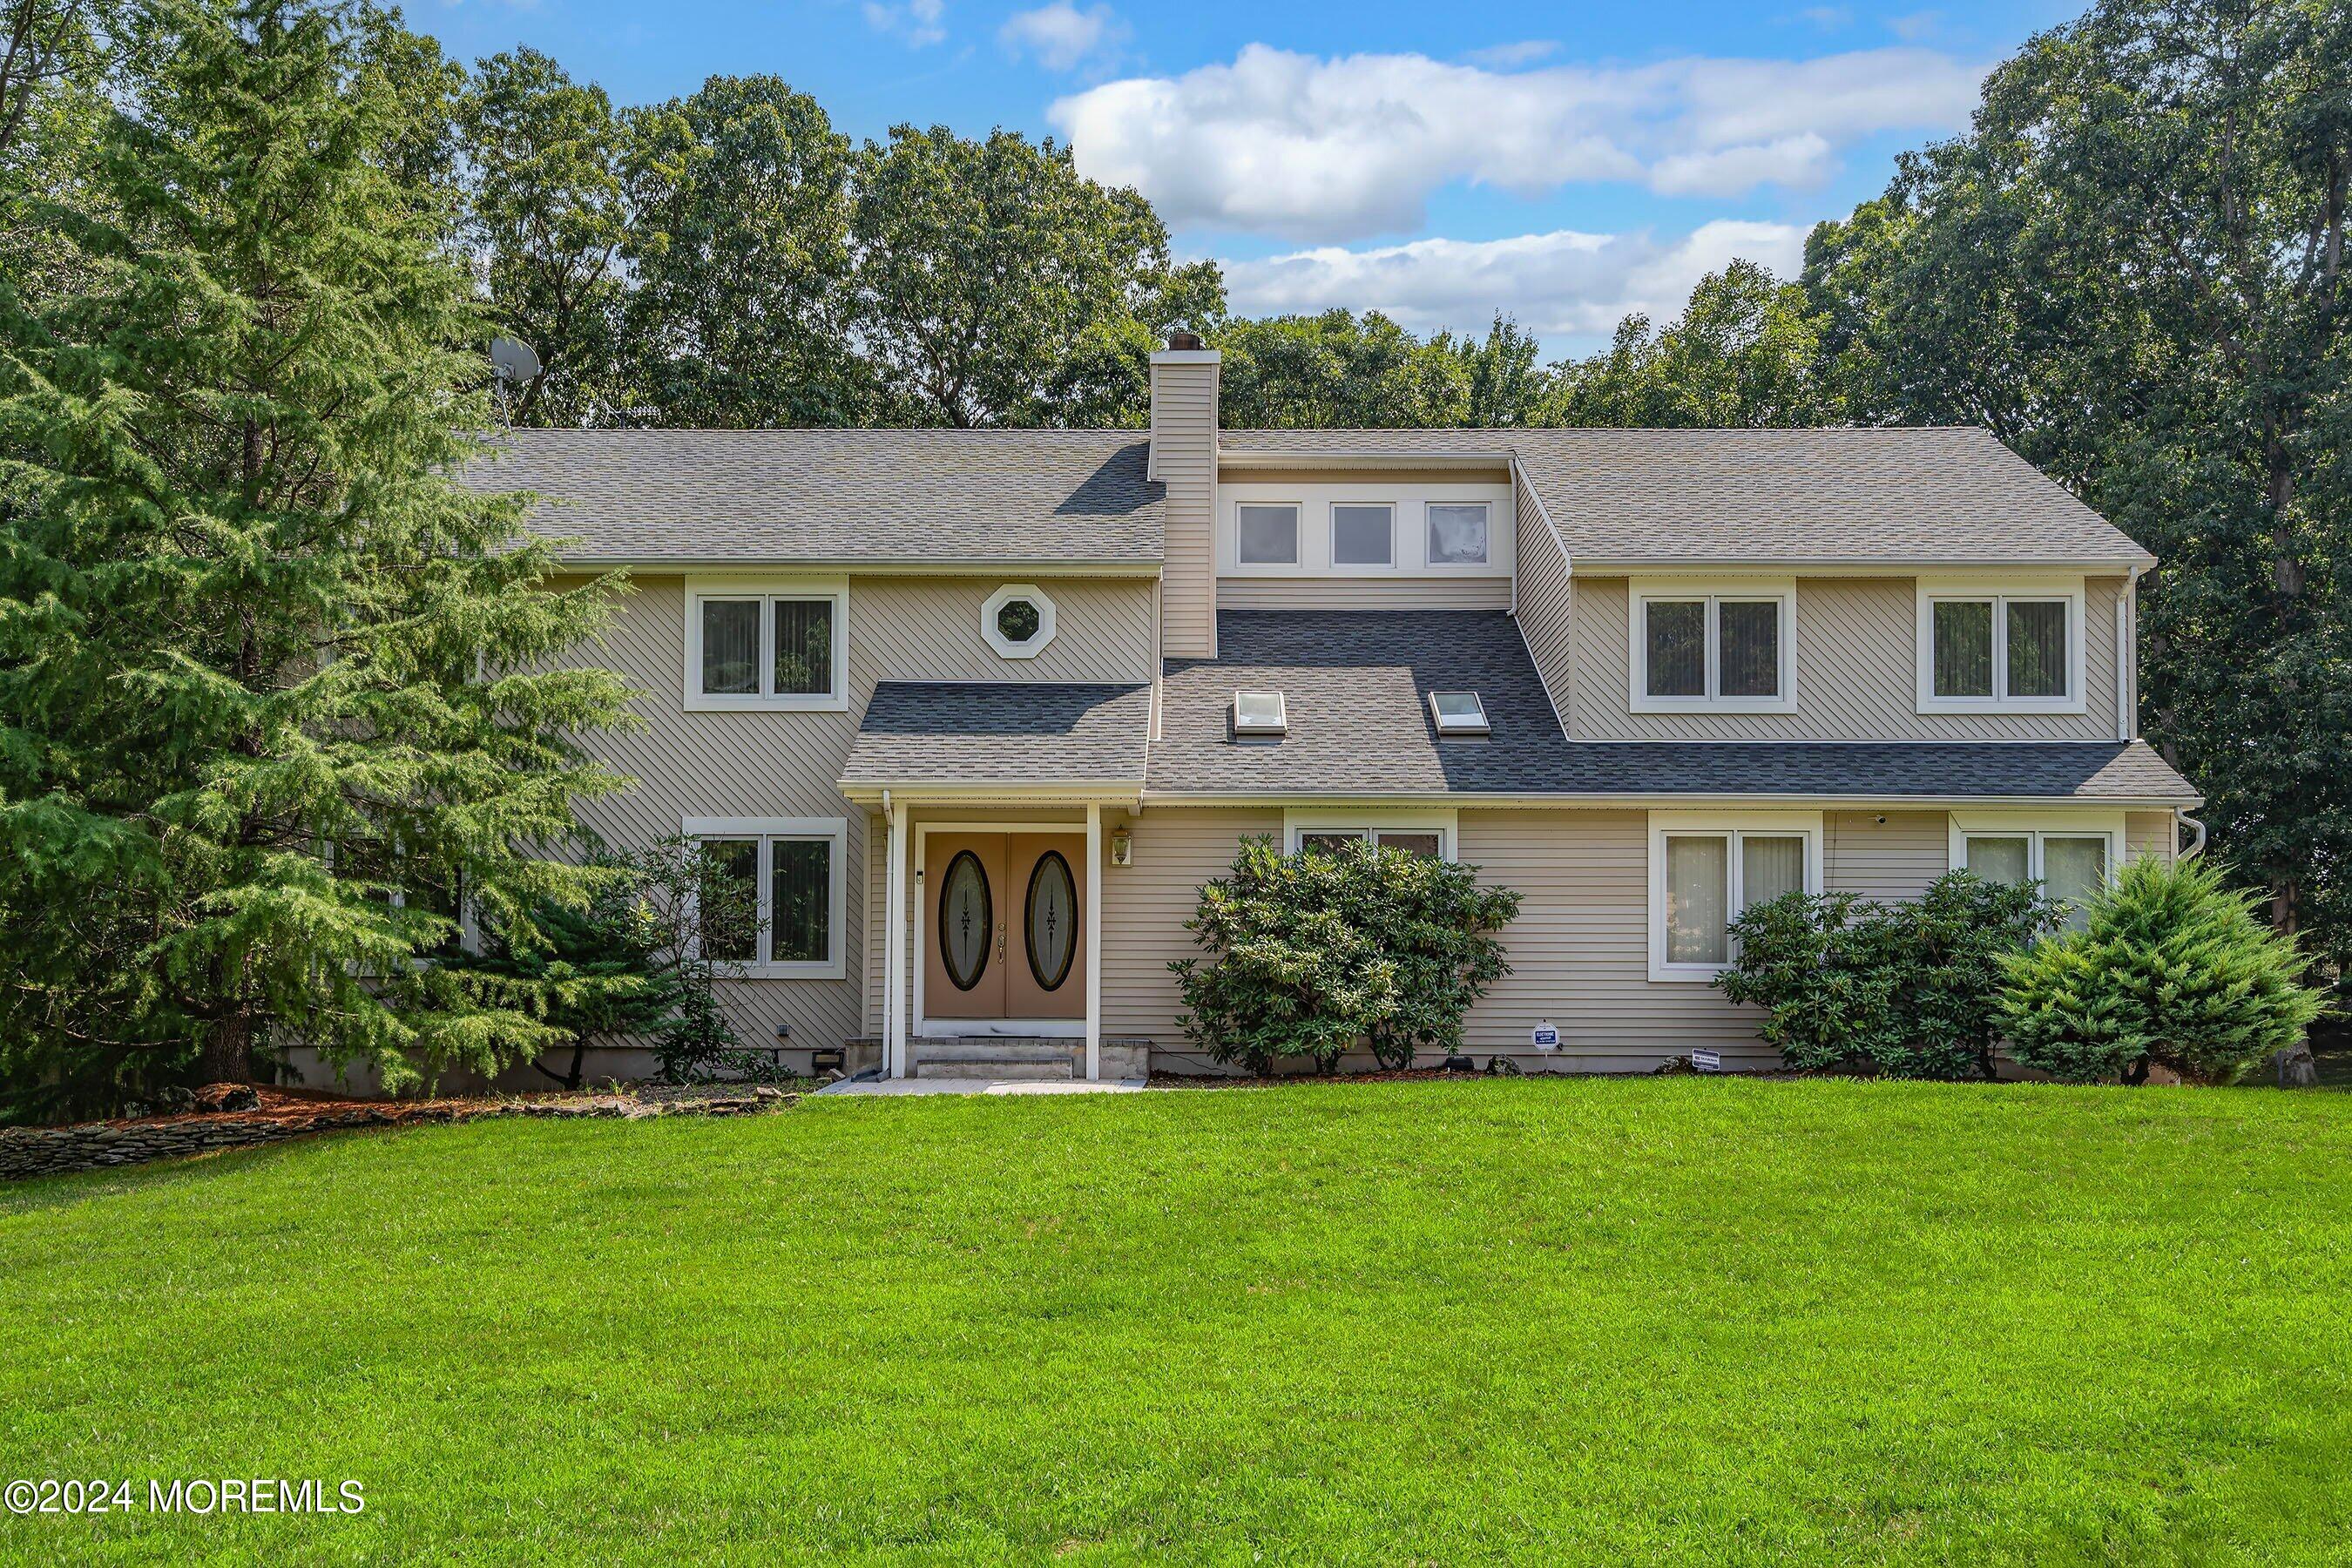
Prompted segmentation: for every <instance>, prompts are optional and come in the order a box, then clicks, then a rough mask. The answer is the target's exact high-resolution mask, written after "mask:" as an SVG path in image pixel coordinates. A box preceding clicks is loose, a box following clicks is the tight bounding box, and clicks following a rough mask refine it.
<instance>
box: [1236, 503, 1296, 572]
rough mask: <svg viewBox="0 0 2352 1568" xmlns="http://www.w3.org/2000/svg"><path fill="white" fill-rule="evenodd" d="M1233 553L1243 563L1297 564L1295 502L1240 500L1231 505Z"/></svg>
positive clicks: (1263, 564) (1259, 564)
mask: <svg viewBox="0 0 2352 1568" xmlns="http://www.w3.org/2000/svg"><path fill="white" fill-rule="evenodd" d="M1234 559H1235V560H1237V561H1239V562H1240V563H1241V564H1243V565H1244V566H1296V565H1297V564H1298V503H1297V501H1241V502H1237V503H1236V504H1235V505H1234Z"/></svg>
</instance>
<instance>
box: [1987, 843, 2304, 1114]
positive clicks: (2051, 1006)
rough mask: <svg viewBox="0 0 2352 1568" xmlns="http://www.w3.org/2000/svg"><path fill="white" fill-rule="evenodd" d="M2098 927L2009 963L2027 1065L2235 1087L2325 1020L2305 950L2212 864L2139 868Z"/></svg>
mask: <svg viewBox="0 0 2352 1568" xmlns="http://www.w3.org/2000/svg"><path fill="white" fill-rule="evenodd" d="M2085 915H2086V917H2087V918H2086V920H2085V921H2084V925H2083V927H2082V929H2080V930H2078V931H2067V932H2065V933H2064V934H2063V935H2061V936H2056V937H2053V938H2051V939H2049V940H2048V941H2045V942H2041V943H2038V944H2037V945H2035V946H2034V947H2032V949H2030V950H2028V951H2027V952H2023V953H2021V954H2017V955H2012V956H2011V957H2009V958H2007V959H2004V960H2003V961H2002V970H2003V979H2002V985H2001V990H2000V1022H2001V1026H2002V1029H2003V1031H2004V1033H2005V1034H2006V1035H2007V1036H2008V1038H2009V1041H2010V1050H2011V1054H2013V1055H2014V1056H2015V1057H2016V1058H2017V1059H2018V1060H2019V1061H2021V1062H2022V1063H2024V1064H2025V1065H2026V1066H2027V1067H2031V1068H2041V1069H2042V1071H2044V1072H2047V1073H2049V1074H2050V1075H2051V1076H2052V1077H2053V1078H2058V1079H2065V1080H2067V1081H2069V1082H2074V1083H2091V1082H2096V1081H2099V1080H2102V1079H2116V1078H2122V1079H2126V1081H2128V1082H2135V1083H2137V1082H2138V1081H2140V1080H2142V1079H2145V1078H2147V1069H2148V1068H2149V1067H2150V1066H2151V1065H2154V1066H2158V1067H2165V1068H2171V1069H2172V1070H2173V1071H2174V1072H2177V1073H2179V1075H2180V1076H2181V1077H2182V1078H2184V1079H2188V1080H2189V1082H2191V1083H2229V1082H2231V1081H2234V1080H2235V1079H2239V1078H2242V1077H2243V1076H2244V1075H2245V1074H2246V1072H2247V1071H2248V1070H2249V1069H2250V1068H2253V1067H2255V1066H2257V1065H2258V1064H2260V1063H2261V1062H2262V1061H2263V1058H2266V1057H2268V1056H2269V1055H2271V1053H2273V1051H2278V1050H2282V1049H2284V1048H2285V1047H2289V1046H2292V1045H2294V1044H2295V1043H2296V1042H2297V1041H2299V1040H2301V1039H2302V1038H2303V1033H2304V1030H2305V1029H2306V1028H2308V1027H2309V1026H2311V1024H2312V1022H2313V1020H2314V1019H2315V1018H2316V1017H2317V1016H2319V1013H2320V1011H2321V1008H2322V1005H2323V1001H2322V997H2321V994H2320V993H2319V992H2317V991H2315V990H2314V989H2313V988H2311V987H2310V986H2308V985H2306V984H2304V983H2303V981H2304V973H2305V969H2306V968H2307V967H2308V963H2307V961H2306V960H2305V957H2304V956H2303V954H2302V953H2301V952H2298V951H2297V950H2296V947H2295V943H2294V939H2293V938H2291V937H2288V936H2286V935H2284V934H2283V933H2281V932H2279V931H2272V930H2270V929H2268V928H2267V927H2265V926H2264V925H2263V923H2262V922H2261V921H2258V920H2256V919H2255V918H2254V913H2253V908H2252V896H2251V895H2249V894H2246V893H2243V892H2239V891H2234V890H2232V889H2231V888H2230V887H2229V885H2228V881H2227V878H2226V874H2225V873H2224V871H2223V869H2222V868H2221V867H2219V866H2217V865H2214V864H2213V863H2211V862H2210V861H2198V860H2192V861H2187V862H2183V863H2180V864H2178V865H2169V866H2168V865H2166V864H2164V863H2162V862H2160V861H2158V860H2154V859H2144V860H2136V861H2134V862H2132V863H2131V864H2130V865H2128V866H2126V867H2125V868H2124V869H2123V870H2122V871H2121V872H2120V873H2118V874H2117V876H2116V879H2115V881H2114V883H2113V884H2112V885H2111V886H2109V887H2108V888H2106V889H2103V890H2102V891H2100V892H2098V893H2095V894H2094V895H2093V896H2092V898H2091V900H2090V902H2089V904H2088V906H2087V907H2086V910H2085Z"/></svg>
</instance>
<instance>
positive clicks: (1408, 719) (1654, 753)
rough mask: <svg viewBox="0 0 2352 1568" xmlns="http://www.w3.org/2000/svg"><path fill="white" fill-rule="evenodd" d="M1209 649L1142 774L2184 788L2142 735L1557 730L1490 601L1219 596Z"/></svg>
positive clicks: (1182, 778) (1977, 794)
mask: <svg viewBox="0 0 2352 1568" xmlns="http://www.w3.org/2000/svg"><path fill="white" fill-rule="evenodd" d="M1217 636H1218V646H1219V648H1220V650H1221V652H1220V657H1218V658H1214V659H1171V660H1169V661H1168V663H1167V666H1166V681H1165V686H1164V689H1163V690H1162V692H1161V696H1160V739H1159V740H1157V741H1155V742H1152V745H1151V766H1150V777H1149V780H1148V783H1147V787H1148V788H1149V789H1150V790H1153V791H1171V792H1185V793H1192V792H1222V793H1242V794H1248V793H1266V794H1281V793H1307V794H1321V795H1430V794H1439V793H1445V794H1465V795H1481V794H1487V795H1492V794H1508V795H1519V794H1559V795H1799V796H1822V795H1851V796H1856V797H1860V798H1864V799H1883V800H1894V799H1900V798H1903V797H1905V796H1914V797H1920V798H1934V799H1955V800H1958V799H1979V798H1981V799H2012V798H2030V799H2037V800H2039V799H2049V800H2063V799H2074V800H2084V801H2100V800H2107V801H2119V800H2137V801H2150V802H2158V801H2161V802H2168V803H2171V802H2178V803H2179V804H2181V805H2187V804H2189V803H2190V802H2192V801H2194V800H2195V799H2196V798H2197V796H2196V792H2195V791H2194V790H2193V789H2191V788H2190V787H2189V784H2188V783H2187V782H2186V781H2185V780H2183V779H2182V778H2181V777H2180V775H2179V774H2178V773H2174V772H2173V771H2172V770H2171V769H2170V768H2168V767H2167V766H2165V764H2164V763H2163V761H2162V760H2161V759H2160V758H2158V756H2157V754H2156V753H2155V752H2152V751H2150V750H2149V749H2148V748H2147V746H2145V745H2142V744H2139V743H2138V742H2132V743H2130V744H2124V743H2120V742H2082V743H2075V742H2065V743H2053V744H2040V743H2034V744H2023V745H2011V744H2002V745H1969V744H1954V743H1933V742H1871V743H1866V744H1864V743H1851V742H1769V743H1736V742H1717V743H1712V744H1709V743H1656V742H1644V743H1638V744H1633V743H1623V742H1617V743H1609V742H1589V741H1588V742H1577V741H1570V740H1569V739H1568V738H1567V737H1566V736H1564V735H1563V734H1561V732H1560V730H1559V721H1558V719H1557V718H1556V717H1555V716H1554V714H1553V712H1552V708H1551V703H1550V700H1549V699H1548V698H1547V697H1546V696H1545V694H1544V689H1543V683H1542V681H1541V680H1540V679H1538V676H1537V674H1536V670H1535V666H1534V665H1533V663H1531V662H1530V661H1529V659H1528V654H1527V648H1526V646H1525V645H1524V644H1523V643H1522V642H1521V641H1520V638H1519V632H1518V627H1517V625H1516V624H1515V623H1514V622H1513V621H1512V620H1511V618H1510V616H1507V615H1505V614H1504V613H1502V612H1501V611H1480V610H1442V611H1416V612H1402V611H1392V610H1387V611H1384V610H1370V611H1315V612H1304V611H1255V610H1228V611H1226V612H1224V613H1223V614H1222V615H1220V616H1218V617H1217ZM1465 688H1466V689H1471V690H1475V691H1476V692H1477V693H1478V695H1479V698H1480V699H1481V700H1483V701H1484V702H1485V704H1486V716H1487V720H1488V721H1489V723H1490V724H1491V725H1492V727H1493V731H1494V732H1493V735H1492V737H1491V738H1490V739H1487V740H1484V741H1477V740H1449V741H1445V742H1439V740H1438V739H1437V736H1436V733H1435V731H1434V729H1433V725H1432V723H1431V721H1430V716H1429V703H1428V696H1429V693H1430V692H1431V691H1433V690H1441V689H1443V690H1453V689H1465ZM1236 690H1278V691H1281V692H1282V693H1283V694H1284V697H1285V699H1286V705H1287V708H1288V717H1289V724H1290V730H1289V734H1288V735H1287V736H1286V738H1285V739H1284V740H1283V741H1282V742H1280V743H1279V744H1266V743H1263V742H1254V743H1237V742H1234V741H1233V740H1232V739H1231V736H1230V732H1229V729H1228V725H1227V711H1228V709H1229V708H1230V705H1231V704H1232V701H1233V695H1234V691H1236Z"/></svg>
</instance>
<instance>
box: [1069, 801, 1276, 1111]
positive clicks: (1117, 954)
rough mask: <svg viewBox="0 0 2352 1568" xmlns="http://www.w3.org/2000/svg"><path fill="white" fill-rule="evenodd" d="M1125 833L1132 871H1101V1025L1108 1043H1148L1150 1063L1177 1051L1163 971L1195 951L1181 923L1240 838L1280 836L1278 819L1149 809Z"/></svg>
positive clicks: (1178, 1035) (1173, 1009)
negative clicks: (1126, 1040)
mask: <svg viewBox="0 0 2352 1568" xmlns="http://www.w3.org/2000/svg"><path fill="white" fill-rule="evenodd" d="M1128 826H1129V832H1130V833H1131V834H1132V835H1133V837H1134V845H1133V864H1131V865H1128V866H1113V867H1106V868H1104V871H1103V877H1104V883H1103V933H1102V934H1103V944H1102V976H1103V1003H1102V1026H1103V1033H1104V1034H1105V1035H1107V1036H1114V1037H1141V1038H1146V1039H1149V1040H1150V1041H1151V1042H1152V1043H1153V1045H1154V1046H1155V1047H1157V1050H1156V1052H1155V1056H1157V1055H1159V1054H1160V1053H1167V1052H1171V1051H1181V1050H1182V1048H1183V1047H1184V1043H1185V1042H1184V1035H1183V1031H1182V1030H1181V1029H1180V1028H1179V1027H1178V1026H1177V1024H1176V1016H1177V1013H1178V1012H1179V1010H1180V1007H1181V1004H1180V1003H1179V1001H1178V998H1177V994H1176V979H1175V976H1173V975H1171V974H1170V973H1168V964H1169V962H1170V961H1171V959H1178V958H1185V957H1189V956H1190V955H1191V954H1192V952H1194V951H1195V949H1194V948H1193V946H1192V932H1190V931H1186V930H1185V929H1184V922H1185V921H1188V920H1190V919H1191V918H1192V912H1193V910H1196V909H1198V908H1199V907H1200V901H1201V884H1202V883H1203V882H1205V881H1207V880H1209V879H1211V878H1213V877H1216V876H1220V875H1222V874H1223V872H1224V871H1225V869H1226V868H1228V867H1230V866H1231V865H1232V864H1233V861H1234V850H1235V849H1237V848H1238V847H1240V845H1241V841H1242V840H1243V839H1244V838H1245V837H1249V836H1251V835H1253V834H1261V833H1262V834H1266V835H1270V836H1279V835H1280V833H1281V832H1282V813H1281V812H1280V811H1278V810H1270V809H1269V810H1223V809H1216V810H1198V811H1195V810H1184V809H1177V808H1167V809H1162V808H1160V807H1157V806H1154V807H1151V808H1150V809H1148V810H1146V811H1144V812H1143V813H1142V814H1141V815H1139V816H1137V817H1136V818H1135V819H1134V820H1133V821H1132V822H1131V823H1129V825H1128ZM1165 1065H1168V1066H1171V1067H1174V1068H1178V1070H1183V1068H1184V1065H1185V1064H1181V1063H1178V1062H1175V1061H1173V1060H1170V1061H1168V1062H1167V1063H1166V1064H1165Z"/></svg>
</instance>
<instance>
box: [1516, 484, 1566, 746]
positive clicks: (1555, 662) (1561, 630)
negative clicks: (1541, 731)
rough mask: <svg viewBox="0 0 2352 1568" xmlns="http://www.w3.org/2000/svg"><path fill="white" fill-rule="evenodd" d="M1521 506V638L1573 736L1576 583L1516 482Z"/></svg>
mask: <svg viewBox="0 0 2352 1568" xmlns="http://www.w3.org/2000/svg"><path fill="white" fill-rule="evenodd" d="M1517 512H1518V533H1517V539H1516V547H1517V562H1516V563H1515V564H1514V566H1513V570H1514V572H1516V573H1517V580H1518V616H1519V636H1520V637H1524V638H1525V639H1526V640H1527V645H1528V658H1532V659H1533V660H1534V661H1535V667H1536V673H1537V674H1538V675H1540V676H1541V677H1542V678H1543V683H1544V689H1545V690H1546V691H1547V692H1549V693H1550V695H1551V700H1552V706H1553V707H1554V708H1555V709H1556V710H1558V712H1559V721H1560V725H1561V727H1562V728H1563V729H1566V730H1567V731H1569V732H1570V734H1573V733H1575V730H1574V727H1573V726H1572V725H1571V724H1570V719H1569V702H1570V697H1571V695H1572V693H1573V691H1574V689H1575V687H1574V682H1573V680H1572V679H1571V675H1572V671H1573V669H1574V666H1575V655H1574V648H1573V645H1572V643H1571V640H1570V631H1571V627H1572V626H1573V625H1574V621H1573V616H1572V610H1573V602H1574V595H1575V588H1576V585H1575V583H1574V582H1573V580H1571V579H1570V576H1569V574H1568V552H1567V551H1566V550H1565V549H1564V548H1563V547H1562V546H1561V544H1560V542H1559V535H1558V534H1557V533H1555V532H1553V531H1552V529H1551V525H1550V524H1549V523H1548V522H1546V521H1544V516H1543V512H1542V510H1540V509H1539V508H1538V506H1537V505H1536V498H1535V495H1534V493H1533V492H1532V491H1530V490H1529V489H1528V487H1527V485H1526V484H1525V483H1524V482H1522V483H1520V484H1519V486H1518V504H1517Z"/></svg>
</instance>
